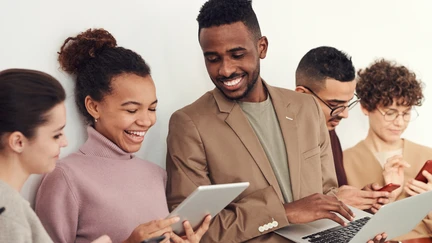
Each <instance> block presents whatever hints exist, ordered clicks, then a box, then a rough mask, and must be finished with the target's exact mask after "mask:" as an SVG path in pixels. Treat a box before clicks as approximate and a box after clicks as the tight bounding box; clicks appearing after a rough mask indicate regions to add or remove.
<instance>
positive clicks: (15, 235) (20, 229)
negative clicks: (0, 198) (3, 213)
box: [0, 217, 32, 243]
mask: <svg viewBox="0 0 432 243" xmlns="http://www.w3.org/2000/svg"><path fill="white" fill-rule="evenodd" d="M30 232H31V230H30V228H28V227H26V226H24V225H22V224H20V223H18V222H16V221H15V220H13V219H10V218H5V217H3V218H1V219H0V242H22V243H31V242H32V238H31V234H30Z"/></svg>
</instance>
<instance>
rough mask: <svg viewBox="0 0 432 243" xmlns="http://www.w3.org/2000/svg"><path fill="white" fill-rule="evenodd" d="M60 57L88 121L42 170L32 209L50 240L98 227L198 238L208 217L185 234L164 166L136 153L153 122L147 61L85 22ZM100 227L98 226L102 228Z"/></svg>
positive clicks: (185, 242) (130, 238) (90, 233)
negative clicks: (176, 227)
mask: <svg viewBox="0 0 432 243" xmlns="http://www.w3.org/2000/svg"><path fill="white" fill-rule="evenodd" d="M58 61H59V63H60V66H61V67H62V69H63V70H64V71H66V72H67V73H69V74H71V75H73V78H74V81H75V102H76V105H77V107H78V110H79V111H80V113H81V115H82V117H83V118H84V119H85V121H86V122H87V124H88V127H87V135H88V138H87V141H86V142H85V143H84V144H83V145H82V146H81V147H80V148H79V150H78V151H76V152H75V153H72V154H70V155H68V156H67V157H65V158H63V159H61V160H60V161H59V162H58V163H57V166H56V168H55V169H54V171H53V172H52V173H50V174H48V175H47V176H45V177H44V178H43V180H42V182H41V185H40V187H39V190H38V192H37V196H36V203H35V210H36V213H37V215H38V216H39V218H40V219H41V221H42V223H43V225H44V226H45V228H46V230H47V231H48V234H49V235H50V236H51V238H52V239H53V240H54V242H56V243H69V242H76V243H80V242H89V241H91V240H92V239H94V238H96V237H97V236H99V235H102V234H104V233H107V234H109V236H110V237H111V239H112V241H113V242H124V243H140V242H141V241H143V240H148V239H150V238H153V237H157V236H161V235H164V236H165V240H164V241H163V242H164V243H165V242H178V243H197V242H199V240H200V238H201V237H202V235H203V234H204V233H205V232H206V231H207V229H208V226H209V223H210V217H209V216H208V217H206V219H205V220H204V222H203V223H202V225H201V226H200V227H199V228H198V229H196V231H195V232H194V231H193V229H192V227H191V225H190V224H189V223H188V222H186V221H185V222H184V223H183V225H184V228H185V232H186V235H187V236H185V237H184V238H181V237H180V236H177V235H176V234H174V233H173V232H172V229H171V227H170V225H172V224H173V223H176V222H177V221H179V218H178V217H174V218H168V219H163V218H165V217H166V216H167V215H168V206H167V201H166V197H165V184H166V172H165V170H164V169H162V168H160V167H159V166H157V165H155V164H153V163H151V162H149V161H145V160H142V159H139V158H137V157H136V156H135V155H134V153H135V152H137V151H138V150H139V149H140V148H141V145H142V143H143V141H144V138H145V135H146V133H147V132H148V131H149V129H150V128H152V126H153V125H154V124H155V122H156V106H157V103H158V99H157V97H156V87H155V84H154V82H153V79H152V76H151V74H150V67H149V66H148V64H147V63H146V62H145V61H144V59H143V58H142V57H141V56H140V55H139V54H137V53H136V52H134V51H132V50H129V49H126V48H123V47H119V46H117V42H116V39H115V38H114V37H113V36H112V35H111V34H110V33H109V32H108V31H106V30H104V29H89V30H87V31H85V32H83V33H80V34H79V35H77V36H74V37H69V38H67V39H66V40H65V42H64V44H63V46H62V47H61V49H60V52H59V56H58ZM101 232H102V233H101Z"/></svg>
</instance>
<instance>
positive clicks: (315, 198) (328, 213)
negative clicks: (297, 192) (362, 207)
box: [284, 193, 354, 226]
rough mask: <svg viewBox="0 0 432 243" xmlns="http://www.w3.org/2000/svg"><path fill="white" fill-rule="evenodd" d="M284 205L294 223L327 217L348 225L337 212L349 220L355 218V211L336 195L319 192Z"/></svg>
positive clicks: (287, 214) (290, 220)
mask: <svg viewBox="0 0 432 243" xmlns="http://www.w3.org/2000/svg"><path fill="white" fill-rule="evenodd" d="M284 207H285V213H286V216H287V218H288V221H289V222H290V223H292V224H304V223H309V222H312V221H315V220H318V219H324V218H327V219H331V220H333V221H335V222H336V223H338V224H340V225H342V226H346V223H345V222H344V221H343V219H342V218H340V217H339V216H338V215H336V214H335V213H339V214H340V215H341V216H342V217H344V218H346V219H347V220H349V221H352V220H353V218H354V213H353V212H352V211H351V210H350V209H349V208H348V207H347V206H346V205H345V204H344V203H343V202H341V201H339V200H338V199H337V198H336V197H334V196H327V195H323V194H319V193H315V194H312V195H310V196H307V197H305V198H302V199H299V200H297V201H294V202H291V203H287V204H285V205H284Z"/></svg>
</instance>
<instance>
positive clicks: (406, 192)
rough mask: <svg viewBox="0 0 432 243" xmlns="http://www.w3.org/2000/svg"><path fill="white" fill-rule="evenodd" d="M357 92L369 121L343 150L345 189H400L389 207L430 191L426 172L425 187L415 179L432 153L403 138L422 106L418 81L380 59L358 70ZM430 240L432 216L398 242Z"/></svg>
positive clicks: (429, 182)
mask: <svg viewBox="0 0 432 243" xmlns="http://www.w3.org/2000/svg"><path fill="white" fill-rule="evenodd" d="M356 91H357V95H358V96H359V98H360V99H361V100H360V104H361V110H362V111H363V113H364V114H365V115H366V116H368V117H369V132H368V135H367V136H366V138H365V139H364V140H362V141H360V142H359V143H358V144H357V145H355V146H354V147H352V148H349V149H347V150H345V151H344V154H343V155H344V167H345V172H346V175H347V179H348V184H349V185H352V186H356V187H358V188H363V187H364V186H365V185H368V184H371V183H376V184H375V186H376V188H374V189H379V188H380V187H382V186H384V185H387V184H389V183H393V184H399V185H401V186H400V187H399V188H398V189H396V190H394V191H393V192H392V193H391V197H390V202H392V201H395V200H400V199H403V198H405V197H409V196H414V195H417V194H419V193H423V192H426V191H430V190H432V175H431V174H430V173H428V172H427V171H423V175H424V176H425V177H426V178H427V179H428V183H424V182H421V181H417V180H415V179H414V177H415V176H416V175H417V173H418V172H419V170H420V169H421V167H422V166H423V164H424V163H425V161H426V160H428V159H432V149H431V148H428V147H425V146H422V145H419V144H416V143H413V142H411V141H409V140H407V139H404V138H402V137H401V135H402V133H403V132H404V131H405V129H406V128H407V127H408V125H409V123H410V122H411V121H413V120H414V119H415V118H416V117H417V116H418V113H417V111H416V110H415V106H421V105H422V101H423V92H422V82H421V81H420V80H418V79H417V77H416V75H415V74H414V73H413V72H412V71H410V70H408V69H407V68H406V67H404V66H401V65H398V64H395V63H393V62H389V61H387V60H384V59H382V60H378V61H376V62H375V63H373V64H372V65H371V66H370V67H368V68H366V69H364V70H359V71H358V83H357V88H356ZM377 184H378V185H377ZM431 236H432V213H431V214H429V216H427V217H426V218H425V219H423V221H422V222H420V224H419V225H418V226H417V227H416V228H415V229H414V230H412V231H411V232H410V233H408V234H406V235H403V236H401V237H399V238H398V239H397V240H406V239H414V238H420V237H427V238H430V237H431ZM426 242H432V241H426Z"/></svg>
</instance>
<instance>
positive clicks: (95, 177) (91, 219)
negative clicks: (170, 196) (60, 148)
mask: <svg viewBox="0 0 432 243" xmlns="http://www.w3.org/2000/svg"><path fill="white" fill-rule="evenodd" d="M87 132H88V139H87V141H86V142H85V143H84V145H82V146H81V147H80V149H79V151H77V152H75V153H73V154H70V155H68V156H67V157H65V158H64V159H61V160H60V161H59V162H58V163H57V166H56V168H55V170H54V171H53V172H52V173H50V174H48V175H46V176H45V177H44V178H43V180H42V182H41V185H40V187H39V190H38V192H37V195H36V202H35V211H36V214H37V215H38V216H39V218H40V220H41V222H42V224H43V225H44V227H45V229H46V230H47V232H48V234H49V235H50V236H51V238H52V239H53V241H54V242H56V243H71V242H76V243H82V242H90V241H92V240H95V239H96V238H98V237H99V236H101V235H103V234H107V235H109V236H110V237H111V239H112V241H113V242H121V241H123V240H125V239H127V237H128V236H129V235H130V234H131V233H132V231H133V230H134V229H135V227H137V226H138V225H139V224H142V223H146V222H148V221H151V220H154V219H160V218H164V217H166V216H167V215H168V207H167V203H166V197H165V184H166V172H165V170H163V169H162V168H160V167H159V166H157V165H155V164H153V163H151V162H148V161H144V160H141V159H139V158H137V157H135V156H134V155H133V154H130V153H127V152H124V151H123V150H122V149H120V148H119V147H118V146H117V145H115V144H114V143H113V142H111V141H110V140H109V139H107V138H106V137H104V136H103V135H102V134H100V133H98V132H97V131H96V130H95V129H94V128H92V127H88V129H87Z"/></svg>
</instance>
